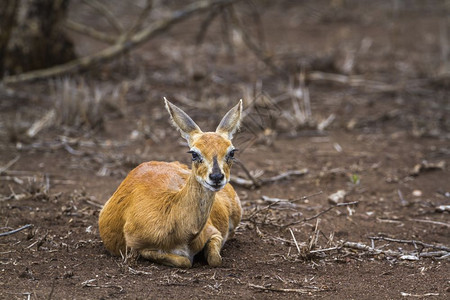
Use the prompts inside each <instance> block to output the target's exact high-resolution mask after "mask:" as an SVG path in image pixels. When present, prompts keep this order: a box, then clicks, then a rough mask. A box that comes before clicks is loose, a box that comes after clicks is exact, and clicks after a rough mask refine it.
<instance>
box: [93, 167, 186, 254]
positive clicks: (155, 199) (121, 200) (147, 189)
mask: <svg viewBox="0 0 450 300" xmlns="http://www.w3.org/2000/svg"><path fill="white" fill-rule="evenodd" d="M189 173H190V172H189V169H188V168H187V166H185V165H183V164H180V163H178V162H171V163H168V162H156V161H151V162H145V163H142V164H140V165H139V166H137V167H136V168H135V169H133V170H132V171H130V173H129V174H128V175H127V177H126V178H125V179H124V180H123V181H122V183H121V184H120V185H119V187H118V188H117V190H116V191H115V192H114V194H113V195H112V196H111V198H109V200H108V201H107V202H106V204H105V206H104V207H103V209H102V210H101V212H100V216H99V231H100V236H101V238H102V240H103V243H104V245H105V247H106V248H107V249H108V251H109V252H111V253H112V254H114V255H120V251H122V252H123V251H125V249H126V242H125V236H124V231H123V229H124V225H125V223H126V221H127V219H128V218H142V216H145V217H147V218H149V219H154V220H155V221H156V220H157V218H158V211H161V209H164V205H165V201H166V200H167V198H168V196H169V195H170V194H173V193H175V192H177V191H179V190H180V189H181V188H182V187H183V185H184V184H185V183H186V180H187V178H188V176H189ZM136 214H139V215H141V216H139V215H136Z"/></svg>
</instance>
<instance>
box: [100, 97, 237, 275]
mask: <svg viewBox="0 0 450 300" xmlns="http://www.w3.org/2000/svg"><path fill="white" fill-rule="evenodd" d="M169 104H170V103H169ZM170 105H172V104H170ZM240 105H241V104H240ZM240 109H242V107H241V106H240ZM178 110H179V109H178ZM235 110H236V109H235ZM169 112H171V111H169ZM181 112H182V111H181ZM171 113H173V112H171ZM182 113H183V112H182ZM239 113H240V111H239ZM183 114H184V113H183ZM186 116H187V115H186ZM186 116H184V115H182V114H180V115H177V118H178V119H177V120H176V122H177V124H178V122H183V118H186ZM231 117H233V116H231ZM238 117H240V115H239V116H235V118H234V119H235V120H234V121H235V123H236V124H234V126H237V124H238V123H237V121H236V119H237V118H238ZM187 118H188V117H187ZM173 119H174V118H173ZM180 120H181V121H180ZM189 120H190V119H189ZM237 120H238V119H237ZM191 122H192V123H193V121H191ZM187 124H188V125H189V126H190V125H191V123H187ZM194 124H195V123H194ZM182 125H183V124H182ZM184 125H185V124H184ZM184 127H188V126H184ZM191 127H192V126H191ZM191 131H192V132H190V135H189V141H190V144H191V146H193V147H195V148H196V149H199V150H200V151H201V154H202V158H203V160H204V162H203V163H196V162H194V163H193V168H192V171H190V170H189V169H188V167H187V166H185V165H183V164H180V163H179V162H171V163H167V162H147V163H143V164H141V165H139V166H138V167H136V168H135V169H134V170H132V171H131V172H130V173H129V174H128V176H127V177H126V178H125V180H124V181H123V182H122V183H121V184H120V186H119V187H118V189H117V190H116V192H115V193H114V194H113V195H112V197H111V198H110V199H109V200H108V201H107V203H106V204H105V206H104V208H103V209H102V211H101V212H100V216H99V230H100V236H101V238H102V240H103V242H104V245H105V247H106V248H107V249H108V251H109V252H110V253H111V254H113V255H120V254H121V253H122V254H124V253H126V251H127V250H128V249H133V250H136V251H137V252H138V253H140V254H141V256H143V257H145V258H148V259H150V260H153V261H156V262H159V263H163V264H167V265H172V266H178V267H190V266H191V265H192V258H193V256H194V255H195V254H197V253H198V252H200V251H201V250H202V249H203V248H205V255H206V258H207V261H208V263H209V264H210V265H212V266H217V265H220V264H221V261H222V258H221V256H220V249H221V247H222V245H223V243H224V242H225V241H226V239H227V238H228V237H232V236H233V234H234V229H235V228H236V227H237V226H238V224H239V222H240V219H241V206H240V202H239V198H238V196H237V195H236V192H235V191H234V189H233V187H232V186H231V185H230V184H226V185H225V186H224V187H223V188H222V189H221V190H219V191H217V192H215V191H211V190H209V189H207V188H205V186H204V185H202V183H201V182H199V181H198V180H199V178H200V180H203V179H204V178H207V176H208V175H209V169H208V163H210V162H211V161H212V159H213V157H216V158H217V160H218V161H219V164H220V165H221V166H222V169H223V172H224V175H225V177H226V179H227V181H228V179H229V177H230V166H231V164H230V162H229V161H227V159H226V155H227V151H229V147H230V146H231V141H230V140H229V139H228V138H227V137H225V135H224V134H223V133H222V132H220V133H213V132H210V133H202V132H201V131H199V129H196V128H195V130H191ZM182 133H183V132H182ZM183 134H184V133H183ZM186 136H187V135H186Z"/></svg>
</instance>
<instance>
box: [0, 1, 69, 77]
mask: <svg viewBox="0 0 450 300" xmlns="http://www.w3.org/2000/svg"><path fill="white" fill-rule="evenodd" d="M0 2H4V3H2V4H1V5H0V9H2V8H3V6H8V3H10V2H12V3H10V4H9V5H10V6H14V3H16V4H15V6H16V9H14V10H13V9H10V12H9V14H11V12H12V16H13V18H14V20H15V22H10V23H9V24H10V27H11V25H12V28H11V29H8V28H7V27H5V33H3V29H2V31H1V32H0V33H1V34H0V57H2V58H0V71H2V74H3V73H4V72H6V73H8V74H18V73H23V72H26V71H31V70H36V69H42V68H48V67H51V66H54V65H58V64H62V63H65V62H68V61H70V60H73V59H74V58H76V56H75V52H74V47H73V43H72V42H71V41H70V40H69V39H68V38H67V37H66V36H65V34H64V31H63V26H62V23H63V22H64V20H65V18H66V12H67V8H68V5H69V0H21V1H20V0H6V1H5V0H0ZM17 3H19V4H17ZM5 13H6V11H5ZM1 14H2V13H0V18H1V17H2V15H1ZM8 17H10V18H11V15H8ZM1 19H2V20H3V18H1ZM4 22H7V21H6V20H5V21H0V25H1V26H2V28H3V24H4ZM11 23H13V24H11ZM3 35H5V36H8V38H6V37H5V38H3ZM1 51H3V53H4V55H2V53H1ZM2 69H3V70H2ZM0 76H1V75H0Z"/></svg>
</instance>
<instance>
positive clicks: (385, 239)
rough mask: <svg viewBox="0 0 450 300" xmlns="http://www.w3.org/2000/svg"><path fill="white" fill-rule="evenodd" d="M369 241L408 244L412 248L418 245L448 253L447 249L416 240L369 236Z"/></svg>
mask: <svg viewBox="0 0 450 300" xmlns="http://www.w3.org/2000/svg"><path fill="white" fill-rule="evenodd" d="M369 239H371V240H382V241H387V242H394V243H400V244H409V245H413V246H414V247H416V246H417V245H419V246H422V247H423V248H431V249H437V250H443V251H447V252H450V248H449V247H446V246H441V245H433V244H427V243H424V242H421V241H416V240H399V239H393V238H389V237H384V236H371V237H369Z"/></svg>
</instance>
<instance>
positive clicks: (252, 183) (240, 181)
mask: <svg viewBox="0 0 450 300" xmlns="http://www.w3.org/2000/svg"><path fill="white" fill-rule="evenodd" d="M308 172H309V170H308V169H306V168H305V169H301V170H292V171H287V172H284V173H281V174H278V175H276V176H273V177H269V178H263V179H255V178H253V179H252V180H249V179H245V178H240V177H235V176H232V177H231V180H230V181H231V182H232V183H235V184H237V185H239V186H242V187H245V188H248V189H249V188H255V187H260V186H261V185H263V184H265V183H272V182H275V181H279V180H282V179H286V178H289V177H291V176H303V175H305V174H308Z"/></svg>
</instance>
